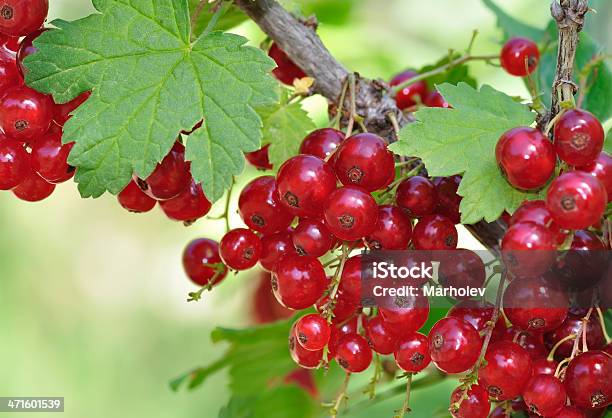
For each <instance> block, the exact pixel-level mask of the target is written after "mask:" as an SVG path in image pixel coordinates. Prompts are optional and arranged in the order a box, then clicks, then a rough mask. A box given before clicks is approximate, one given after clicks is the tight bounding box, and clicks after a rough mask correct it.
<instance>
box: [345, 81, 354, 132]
mask: <svg viewBox="0 0 612 418" xmlns="http://www.w3.org/2000/svg"><path fill="white" fill-rule="evenodd" d="M348 86H349V94H350V105H351V112H350V116H349V121H348V125H347V126H346V136H347V138H348V137H349V136H351V134H352V133H353V127H354V125H355V117H356V116H357V104H356V102H355V74H354V73H351V74H349V76H348Z"/></svg>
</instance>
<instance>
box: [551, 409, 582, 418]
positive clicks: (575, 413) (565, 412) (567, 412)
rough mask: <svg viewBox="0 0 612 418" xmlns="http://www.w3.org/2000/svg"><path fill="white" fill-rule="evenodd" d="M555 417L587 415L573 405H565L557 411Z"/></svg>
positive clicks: (565, 417)
mask: <svg viewBox="0 0 612 418" xmlns="http://www.w3.org/2000/svg"><path fill="white" fill-rule="evenodd" d="M555 418H587V416H586V415H585V414H584V412H582V410H581V409H578V408H576V407H575V406H565V407H563V408H561V410H559V412H557V415H555Z"/></svg>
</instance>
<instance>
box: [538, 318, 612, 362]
mask: <svg viewBox="0 0 612 418" xmlns="http://www.w3.org/2000/svg"><path fill="white" fill-rule="evenodd" d="M581 328H582V319H581V318H578V317H575V316H573V315H571V314H570V315H569V316H568V317H567V319H566V320H565V321H563V324H561V325H560V326H559V327H557V328H556V329H554V330H552V331H550V332H548V333H547V334H546V335H544V340H545V341H546V345H547V347H548V348H549V349H550V348H552V347H553V346H555V345H556V344H557V343H558V342H559V341H561V340H562V339H564V338H566V337H567V336H569V335H570V334H574V335H577V334H578V332H580V329H581ZM586 339H587V347H588V348H589V349H590V350H600V349H602V348H603V346H604V345H605V338H604V335H603V331H602V329H601V325H600V324H599V320H598V319H597V315H591V316H590V317H589V321H588V322H587V326H586ZM573 346H574V340H568V341H565V342H563V343H561V345H560V346H559V347H557V350H556V351H555V359H557V360H559V361H561V360H563V359H565V358H567V357H569V356H570V355H571V353H572V348H573Z"/></svg>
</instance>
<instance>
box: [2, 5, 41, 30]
mask: <svg viewBox="0 0 612 418" xmlns="http://www.w3.org/2000/svg"><path fill="white" fill-rule="evenodd" d="M48 12H49V2H48V0H0V32H1V33H3V34H5V35H8V36H26V35H28V34H30V33H32V32H34V31H35V30H36V29H38V28H40V27H41V26H42V25H43V23H44V21H45V19H46V18H47V13H48Z"/></svg>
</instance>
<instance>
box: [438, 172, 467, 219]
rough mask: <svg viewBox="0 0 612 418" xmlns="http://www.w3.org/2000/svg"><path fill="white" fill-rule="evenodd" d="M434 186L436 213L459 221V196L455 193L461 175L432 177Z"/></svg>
mask: <svg viewBox="0 0 612 418" xmlns="http://www.w3.org/2000/svg"><path fill="white" fill-rule="evenodd" d="M433 183H434V185H435V186H436V199H437V201H438V205H437V206H436V213H439V214H440V215H444V216H446V217H447V218H448V219H450V220H451V221H453V222H454V223H455V224H458V223H459V222H460V221H461V214H460V213H459V205H460V204H461V196H459V195H458V194H457V190H458V189H459V184H460V183H461V176H451V177H436V178H434V179H433Z"/></svg>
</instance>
